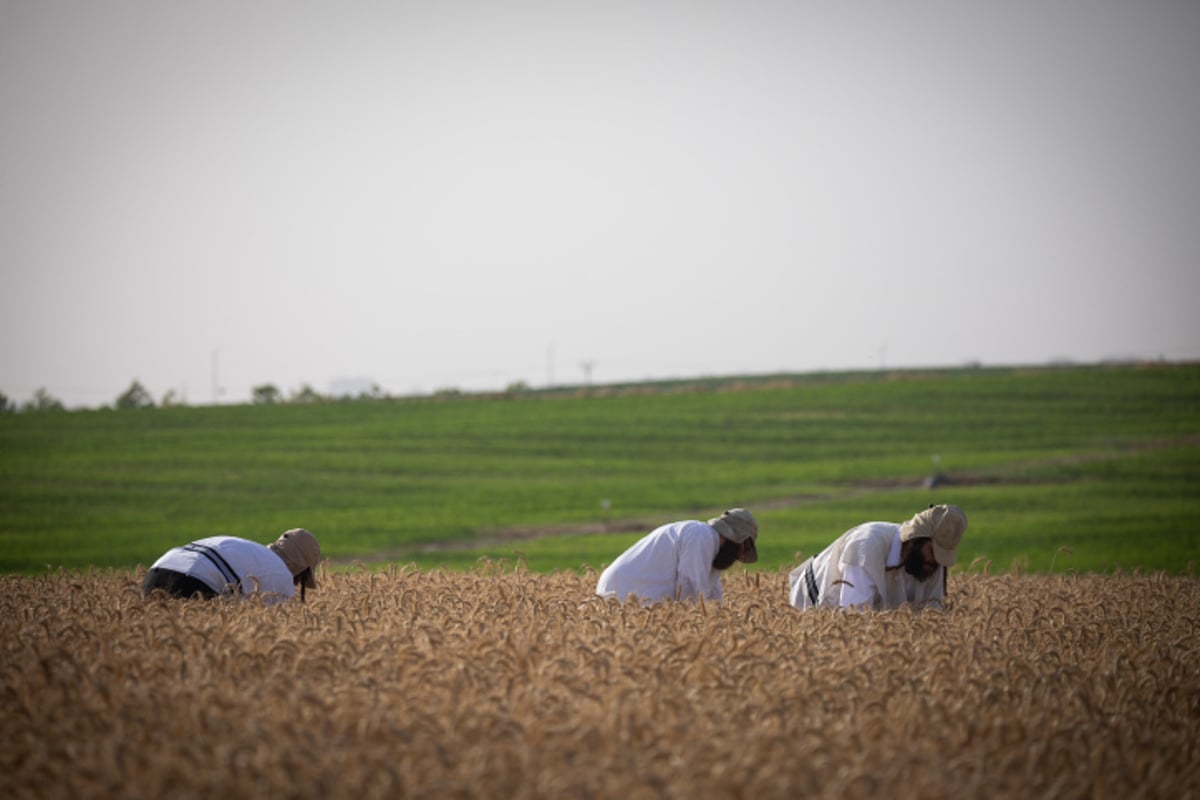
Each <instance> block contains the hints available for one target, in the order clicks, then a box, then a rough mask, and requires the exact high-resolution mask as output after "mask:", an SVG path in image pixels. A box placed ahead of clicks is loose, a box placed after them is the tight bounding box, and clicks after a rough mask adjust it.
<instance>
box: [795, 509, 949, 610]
mask: <svg viewBox="0 0 1200 800" xmlns="http://www.w3.org/2000/svg"><path fill="white" fill-rule="evenodd" d="M966 529H967V516H966V514H964V513H963V511H962V509H961V508H959V507H958V506H953V505H937V506H930V507H929V508H927V509H925V510H924V511H922V512H920V513H918V514H916V515H915V516H914V517H913V518H912V519H910V520H908V521H907V522H905V523H903V524H900V525H897V524H896V523H894V522H866V523H863V524H862V525H859V526H857V527H855V528H851V529H850V530H848V531H846V532H845V533H843V534H842V535H841V536H839V537H838V538H837V540H836V541H834V542H833V544H831V545H830V546H829V547H827V548H825V550H823V551H822V552H821V553H819V554H818V555H815V556H813V557H812V558H810V559H808V560H807V561H805V562H804V563H803V564H801V565H800V566H798V567H796V568H795V569H794V570H792V571H791V573H789V574H788V584H789V589H790V591H789V593H788V600H789V601H790V602H791V604H792V605H793V606H795V607H796V608H799V609H801V610H804V609H809V608H855V609H892V608H899V607H900V606H902V605H905V604H909V605H912V606H915V607H917V608H936V609H940V608H941V607H942V600H943V596H944V594H945V572H946V568H947V567H949V566H951V565H952V564H954V562H955V560H956V559H957V556H956V554H955V551H956V549H957V548H958V543H959V542H960V541H961V540H962V536H963V532H964V531H966Z"/></svg>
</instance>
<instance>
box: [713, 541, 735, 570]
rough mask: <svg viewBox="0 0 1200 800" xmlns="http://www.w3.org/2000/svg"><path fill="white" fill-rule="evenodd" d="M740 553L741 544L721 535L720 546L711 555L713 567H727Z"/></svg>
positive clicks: (730, 565)
mask: <svg viewBox="0 0 1200 800" xmlns="http://www.w3.org/2000/svg"><path fill="white" fill-rule="evenodd" d="M741 554H742V546H741V545H740V544H738V543H737V542H735V541H732V540H730V539H726V538H725V537H724V536H722V537H721V547H720V549H718V550H717V554H716V555H715V556H713V562H712V565H713V569H729V568H730V567H732V566H733V565H734V562H736V561H737V560H738V556H740V555H741Z"/></svg>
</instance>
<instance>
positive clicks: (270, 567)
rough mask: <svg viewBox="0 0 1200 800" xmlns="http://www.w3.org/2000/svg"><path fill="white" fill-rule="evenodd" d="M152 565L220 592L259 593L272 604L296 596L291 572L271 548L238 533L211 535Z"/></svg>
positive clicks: (178, 548)
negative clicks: (237, 535) (241, 536)
mask: <svg viewBox="0 0 1200 800" xmlns="http://www.w3.org/2000/svg"><path fill="white" fill-rule="evenodd" d="M151 568H152V569H153V568H158V569H169V570H171V571H172V572H181V573H183V574H184V575H189V576H191V577H193V578H196V579H197V580H199V581H202V582H203V583H204V584H205V585H206V586H208V587H209V588H210V589H212V590H213V591H214V592H216V593H217V594H232V593H234V592H236V591H238V590H239V589H240V591H241V592H242V593H244V594H250V593H253V592H258V593H260V594H261V595H262V596H263V599H264V600H265V601H266V602H268V603H277V602H280V601H282V600H286V599H287V598H289V597H292V596H293V595H294V594H295V593H296V586H295V583H294V579H293V577H292V573H291V571H290V570H289V569H288V568H287V565H286V564H284V563H283V559H282V558H280V557H279V556H277V555H275V553H274V552H273V551H272V550H271V548H269V547H266V546H265V545H261V544H259V543H258V542H251V541H249V540H248V539H239V538H238V537H236V536H210V537H208V538H207V539H197V540H196V541H194V542H192V543H191V544H186V545H183V546H182V547H176V548H173V549H171V550H168V551H167V552H166V553H164V554H163V555H162V557H161V558H160V559H158V561H155V562H154V564H153V565H151Z"/></svg>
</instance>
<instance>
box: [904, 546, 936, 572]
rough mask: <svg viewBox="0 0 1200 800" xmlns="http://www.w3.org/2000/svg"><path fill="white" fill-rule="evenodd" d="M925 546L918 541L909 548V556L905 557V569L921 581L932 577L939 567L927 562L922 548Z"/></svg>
mask: <svg viewBox="0 0 1200 800" xmlns="http://www.w3.org/2000/svg"><path fill="white" fill-rule="evenodd" d="M923 549H924V548H923V547H922V546H920V545H918V544H917V543H916V542H914V543H913V546H912V547H911V548H909V551H908V558H906V559H904V571H905V572H907V573H908V574H909V575H912V576H913V577H914V578H916V579H917V580H919V581H927V580H929V579H930V578H932V577H933V576H934V575H935V574H936V573H937V571H938V568H937V567H933V568H930V567H929V565H927V564H926V563H925V556H924V555H922V553H921V550H923Z"/></svg>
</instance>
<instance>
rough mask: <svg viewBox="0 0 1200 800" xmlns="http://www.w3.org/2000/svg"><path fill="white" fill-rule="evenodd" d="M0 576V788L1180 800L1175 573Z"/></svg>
mask: <svg viewBox="0 0 1200 800" xmlns="http://www.w3.org/2000/svg"><path fill="white" fill-rule="evenodd" d="M139 577H140V576H139V575H135V574H133V573H95V574H67V573H60V574H57V575H50V576H46V577H41V578H19V577H5V578H0V625H3V636H2V637H0V648H2V649H0V653H2V655H0V734H2V736H3V739H2V741H3V743H4V744H3V747H2V748H0V794H3V795H4V796H12V797H39V798H40V797H97V796H106V797H113V796H126V797H135V796H136V797H166V796H171V797H210V798H211V797H222V798H233V797H248V796H255V795H257V796H263V797H283V796H287V797H354V798H369V797H381V798H383V797H388V798H390V797H401V796H418V795H433V796H458V797H566V796H579V797H614V798H622V800H630V799H631V798H639V797H655V796H672V797H683V796H688V797H727V796H745V797H797V796H806V797H822V796H824V797H833V796H852V797H886V796H899V795H909V796H932V797H951V796H969V797H992V796H1014V795H1028V796H1040V797H1132V796H1157V797H1166V796H1169V797H1172V798H1187V797H1200V624H1198V620H1200V581H1198V580H1196V579H1194V578H1168V577H1164V576H1161V575H1153V576H1137V575H1124V576H1120V575H1118V576H1054V577H1036V576H1012V575H1009V576H996V577H987V576H978V575H972V576H964V577H955V578H954V579H953V580H952V582H951V603H950V606H949V608H948V610H947V611H946V612H945V613H941V614H938V613H924V614H914V613H912V612H910V611H907V610H904V611H899V612H884V613H867V614H849V615H842V614H837V613H833V612H810V613H806V614H801V613H800V612H797V611H795V610H793V609H791V608H790V607H789V606H788V605H787V604H786V599H785V592H784V582H785V580H786V578H785V574H783V573H780V574H778V575H768V574H758V575H753V574H747V573H741V572H737V573H735V574H733V575H731V576H730V577H729V578H728V579H727V581H726V602H725V604H724V605H723V606H714V605H707V606H691V605H678V604H663V605H658V606H654V607H650V608H640V607H637V606H634V605H620V604H616V603H609V602H603V601H599V600H596V599H592V598H591V596H590V595H591V591H592V588H593V586H594V583H595V576H594V575H587V576H578V575H573V574H555V575H539V574H531V573H528V572H525V571H523V570H519V569H517V570H514V569H506V568H500V567H495V566H492V567H485V568H481V569H479V570H477V571H475V572H471V573H466V574H463V573H451V572H441V571H432V572H420V571H416V570H414V569H408V570H395V569H394V570H391V571H389V572H384V573H371V572H367V571H359V572H351V573H340V574H330V575H326V576H324V580H323V583H322V586H321V589H320V591H317V592H311V593H309V596H308V603H307V604H305V605H301V604H300V603H299V602H291V603H286V604H284V605H282V606H279V607H274V608H267V607H263V606H262V605H260V604H258V603H255V602H245V603H237V602H225V601H213V602H203V601H165V600H155V601H147V600H144V599H143V598H142V597H141V595H140V592H139V589H138V580H139Z"/></svg>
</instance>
